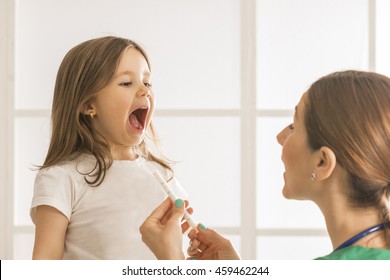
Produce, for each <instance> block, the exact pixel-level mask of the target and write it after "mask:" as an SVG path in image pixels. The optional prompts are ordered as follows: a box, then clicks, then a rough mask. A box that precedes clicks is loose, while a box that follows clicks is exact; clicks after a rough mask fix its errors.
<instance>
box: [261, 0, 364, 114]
mask: <svg viewBox="0 0 390 280" xmlns="http://www.w3.org/2000/svg"><path fill="white" fill-rule="evenodd" d="M256 3H257V23H256V24H257V89H258V90H257V96H258V98H257V107H258V108H261V109H264V108H265V109H275V108H277V109H290V108H292V106H293V105H295V104H294V102H296V100H297V98H298V97H299V96H300V95H301V94H302V93H303V92H304V91H306V90H307V88H308V87H309V86H310V85H311V84H312V83H313V82H314V81H315V80H317V79H318V78H319V77H321V76H323V75H326V74H328V73H330V72H334V71H340V70H345V69H351V68H353V69H362V70H367V68H368V11H367V8H368V0H343V1H339V0H316V1H312V0H297V1H291V0H276V1H275V0H259V1H257V2H256Z"/></svg>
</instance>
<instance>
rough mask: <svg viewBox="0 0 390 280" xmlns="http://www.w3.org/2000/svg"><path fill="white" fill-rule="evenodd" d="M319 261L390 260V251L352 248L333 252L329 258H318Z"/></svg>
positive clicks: (359, 247)
mask: <svg viewBox="0 0 390 280" xmlns="http://www.w3.org/2000/svg"><path fill="white" fill-rule="evenodd" d="M317 260H390V250H388V249H379V248H365V247H362V246H350V247H347V248H344V249H340V250H337V251H333V252H332V253H330V254H329V255H327V256H324V257H319V258H317Z"/></svg>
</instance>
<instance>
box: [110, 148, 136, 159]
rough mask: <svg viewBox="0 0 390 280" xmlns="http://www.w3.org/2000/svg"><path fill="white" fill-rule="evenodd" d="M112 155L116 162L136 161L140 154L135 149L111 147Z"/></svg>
mask: <svg viewBox="0 0 390 280" xmlns="http://www.w3.org/2000/svg"><path fill="white" fill-rule="evenodd" d="M111 154H112V158H113V159H114V160H135V159H137V158H138V154H137V153H136V152H135V150H134V148H133V147H118V146H114V147H111Z"/></svg>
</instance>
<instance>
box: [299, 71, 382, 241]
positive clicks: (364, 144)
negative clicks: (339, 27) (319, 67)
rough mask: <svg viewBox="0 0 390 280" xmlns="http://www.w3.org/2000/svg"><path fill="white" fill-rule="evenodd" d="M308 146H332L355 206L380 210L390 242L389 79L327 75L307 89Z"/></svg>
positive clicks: (359, 74) (351, 73)
mask: <svg viewBox="0 0 390 280" xmlns="http://www.w3.org/2000/svg"><path fill="white" fill-rule="evenodd" d="M307 96H308V98H307V104H306V112H305V125H306V128H307V133H308V139H309V145H310V147H311V148H312V149H315V150H316V149H319V148H320V147H321V146H327V147H329V148H331V149H332V150H333V151H334V153H335V155H336V159H337V162H338V163H339V164H340V165H341V166H342V167H343V168H344V169H345V170H346V172H347V174H348V176H349V180H350V185H351V188H350V190H348V197H349V201H350V203H351V205H352V206H354V207H362V208H367V207H372V208H376V209H378V212H379V213H380V215H381V219H382V220H383V222H384V223H387V224H386V225H387V229H386V231H385V232H386V241H387V244H388V246H389V247H390V224H389V222H390V217H389V208H388V207H389V206H388V203H389V195H390V79H389V78H388V77H386V76H383V75H380V74H377V73H372V72H360V71H344V72H336V73H333V74H330V75H328V76H325V77H323V78H321V79H319V80H318V81H316V82H315V83H314V84H312V85H311V87H310V88H309V90H308V94H307Z"/></svg>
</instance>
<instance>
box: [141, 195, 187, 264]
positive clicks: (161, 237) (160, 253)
mask: <svg viewBox="0 0 390 280" xmlns="http://www.w3.org/2000/svg"><path fill="white" fill-rule="evenodd" d="M184 207H185V203H184V202H183V200H181V199H178V200H176V201H175V204H174V205H173V203H172V202H171V200H170V199H169V198H167V199H166V200H164V202H163V203H161V204H160V205H159V206H158V207H157V208H156V209H155V210H154V211H153V212H152V214H150V216H149V217H148V218H147V219H146V220H145V222H144V223H143V224H142V225H141V227H140V232H141V235H142V240H143V242H144V243H145V244H146V245H147V246H148V247H149V249H150V250H151V251H152V252H153V253H154V255H155V256H156V257H157V259H159V260H183V259H184V254H183V250H182V234H183V233H184V232H185V231H186V230H187V229H188V228H189V225H188V223H187V222H185V223H183V224H182V220H183V216H184ZM188 212H190V213H191V212H192V209H188Z"/></svg>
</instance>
